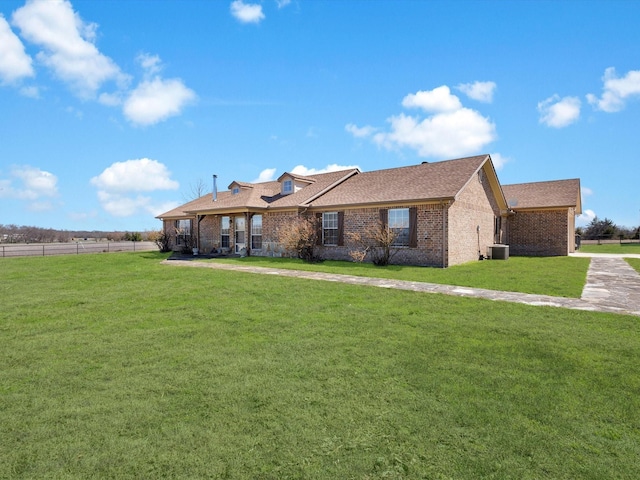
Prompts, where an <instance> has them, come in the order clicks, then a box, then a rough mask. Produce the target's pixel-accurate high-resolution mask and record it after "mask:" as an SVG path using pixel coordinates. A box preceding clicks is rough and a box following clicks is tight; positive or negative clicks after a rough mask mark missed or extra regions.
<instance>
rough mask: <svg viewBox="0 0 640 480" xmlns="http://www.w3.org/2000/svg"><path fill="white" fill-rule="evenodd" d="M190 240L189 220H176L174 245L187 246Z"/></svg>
mask: <svg viewBox="0 0 640 480" xmlns="http://www.w3.org/2000/svg"><path fill="white" fill-rule="evenodd" d="M190 238H191V220H176V244H177V245H187V244H188V243H189V239H190Z"/></svg>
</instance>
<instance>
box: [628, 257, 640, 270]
mask: <svg viewBox="0 0 640 480" xmlns="http://www.w3.org/2000/svg"><path fill="white" fill-rule="evenodd" d="M626 261H627V262H628V263H629V265H631V266H632V267H633V268H635V270H636V272H638V273H640V258H627V259H626Z"/></svg>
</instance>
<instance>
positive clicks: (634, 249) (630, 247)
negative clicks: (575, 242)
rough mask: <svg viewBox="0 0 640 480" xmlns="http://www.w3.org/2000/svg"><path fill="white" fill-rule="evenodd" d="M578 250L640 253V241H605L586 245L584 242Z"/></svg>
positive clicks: (624, 253) (586, 251)
mask: <svg viewBox="0 0 640 480" xmlns="http://www.w3.org/2000/svg"><path fill="white" fill-rule="evenodd" d="M577 251H578V252H584V253H618V254H621V255H626V254H630V253H631V254H640V243H623V244H620V243H603V244H601V245H597V244H594V245H591V244H589V245H585V244H582V245H581V246H580V249H579V250H577Z"/></svg>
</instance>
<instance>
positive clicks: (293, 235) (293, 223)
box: [278, 217, 320, 262]
mask: <svg viewBox="0 0 640 480" xmlns="http://www.w3.org/2000/svg"><path fill="white" fill-rule="evenodd" d="M278 242H279V243H280V245H282V247H283V248H284V249H285V250H286V251H287V252H288V253H289V254H290V255H295V256H296V257H297V258H301V259H302V260H304V261H305V262H317V261H320V257H319V256H317V255H316V252H315V247H316V244H317V242H318V221H317V220H316V218H315V217H296V218H294V219H292V220H290V221H289V222H287V223H286V224H285V225H283V226H282V227H280V230H279V231H278Z"/></svg>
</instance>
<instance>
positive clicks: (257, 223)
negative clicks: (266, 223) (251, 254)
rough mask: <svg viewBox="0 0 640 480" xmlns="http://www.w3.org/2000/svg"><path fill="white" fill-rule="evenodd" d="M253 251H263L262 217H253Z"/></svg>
mask: <svg viewBox="0 0 640 480" xmlns="http://www.w3.org/2000/svg"><path fill="white" fill-rule="evenodd" d="M251 249H252V250H262V215H254V216H253V217H251Z"/></svg>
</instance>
